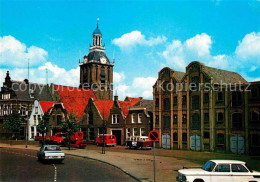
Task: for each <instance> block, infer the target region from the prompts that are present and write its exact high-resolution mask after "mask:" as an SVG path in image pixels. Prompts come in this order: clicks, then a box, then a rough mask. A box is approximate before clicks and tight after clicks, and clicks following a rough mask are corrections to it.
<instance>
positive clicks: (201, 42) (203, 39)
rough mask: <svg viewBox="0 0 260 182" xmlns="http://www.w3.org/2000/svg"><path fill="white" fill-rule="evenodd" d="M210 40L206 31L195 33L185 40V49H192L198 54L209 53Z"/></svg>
mask: <svg viewBox="0 0 260 182" xmlns="http://www.w3.org/2000/svg"><path fill="white" fill-rule="evenodd" d="M211 44H212V40H211V37H210V36H209V35H207V34H206V33H202V34H197V35H196V36H195V37H192V38H190V39H188V40H186V41H185V45H186V47H187V49H189V50H191V51H194V52H195V53H196V54H198V56H205V55H209V53H210V48H211Z"/></svg>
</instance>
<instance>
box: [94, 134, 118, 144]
mask: <svg viewBox="0 0 260 182" xmlns="http://www.w3.org/2000/svg"><path fill="white" fill-rule="evenodd" d="M104 138H105V140H104V142H105V145H106V146H113V147H114V146H116V136H115V135H110V134H104ZM95 143H96V145H103V134H100V135H98V136H97V138H96V140H95Z"/></svg>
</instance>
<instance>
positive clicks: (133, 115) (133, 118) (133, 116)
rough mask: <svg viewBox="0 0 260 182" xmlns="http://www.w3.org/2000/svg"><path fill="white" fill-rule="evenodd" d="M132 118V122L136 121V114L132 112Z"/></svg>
mask: <svg viewBox="0 0 260 182" xmlns="http://www.w3.org/2000/svg"><path fill="white" fill-rule="evenodd" d="M131 120H132V123H135V114H134V113H133V114H131Z"/></svg>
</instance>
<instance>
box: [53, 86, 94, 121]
mask: <svg viewBox="0 0 260 182" xmlns="http://www.w3.org/2000/svg"><path fill="white" fill-rule="evenodd" d="M54 88H55V90H56V91H57V94H58V95H59V97H60V100H59V101H60V102H62V103H63V105H64V108H65V109H66V111H67V112H69V113H72V112H73V113H74V114H75V116H76V117H79V118H81V117H82V114H83V112H84V109H85V107H86V106H87V104H88V101H89V99H90V98H93V99H96V96H95V94H94V92H93V91H92V90H90V89H81V88H77V87H69V86H63V85H54Z"/></svg>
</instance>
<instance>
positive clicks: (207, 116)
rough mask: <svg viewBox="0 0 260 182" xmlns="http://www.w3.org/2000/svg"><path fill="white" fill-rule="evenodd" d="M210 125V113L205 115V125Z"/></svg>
mask: <svg viewBox="0 0 260 182" xmlns="http://www.w3.org/2000/svg"><path fill="white" fill-rule="evenodd" d="M208 123H209V113H204V124H208Z"/></svg>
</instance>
